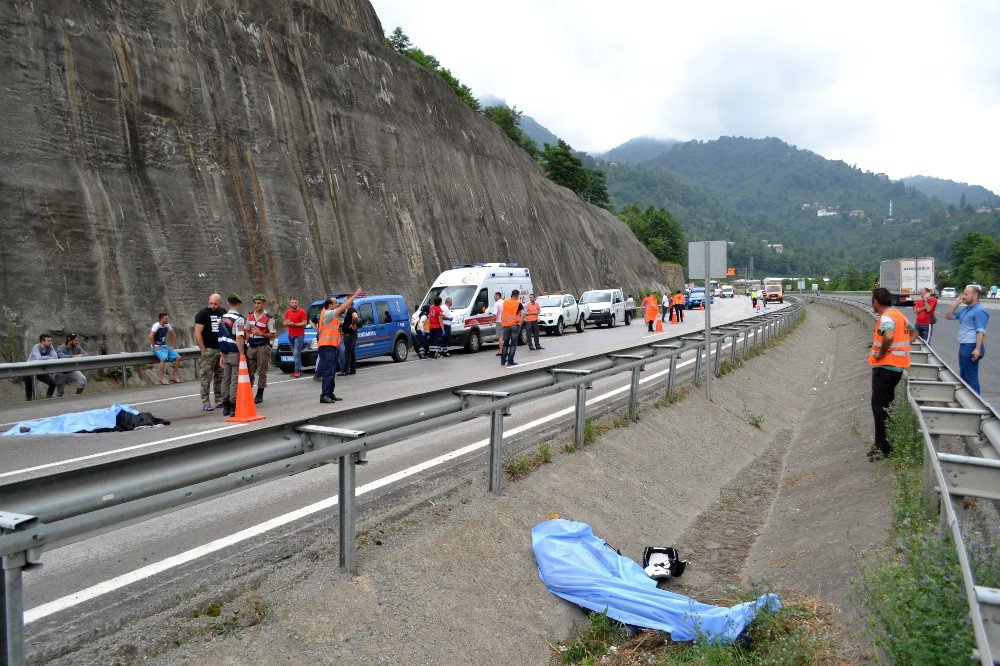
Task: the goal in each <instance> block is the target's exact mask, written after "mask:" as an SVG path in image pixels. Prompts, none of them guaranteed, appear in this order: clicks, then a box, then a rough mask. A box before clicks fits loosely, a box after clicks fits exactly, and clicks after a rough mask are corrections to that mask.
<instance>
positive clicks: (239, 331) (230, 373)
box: [219, 294, 246, 416]
mask: <svg viewBox="0 0 1000 666" xmlns="http://www.w3.org/2000/svg"><path fill="white" fill-rule="evenodd" d="M227 301H228V303H229V311H228V312H226V314H224V315H222V319H221V320H220V321H219V354H220V355H221V357H222V358H221V363H222V410H223V414H222V415H223V416H235V415H236V387H237V386H238V385H239V380H240V356H244V355H246V344H245V343H244V342H243V336H244V334H245V330H244V329H245V328H246V320H245V319H244V318H243V315H241V314H240V306H241V305H243V300H242V299H241V298H240V297H239V296H237V295H236V294H229V298H228V299H227Z"/></svg>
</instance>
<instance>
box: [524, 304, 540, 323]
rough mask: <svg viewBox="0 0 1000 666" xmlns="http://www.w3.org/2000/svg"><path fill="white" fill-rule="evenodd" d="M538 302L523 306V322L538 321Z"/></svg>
mask: <svg viewBox="0 0 1000 666" xmlns="http://www.w3.org/2000/svg"><path fill="white" fill-rule="evenodd" d="M541 309H542V308H541V306H540V305H538V302H537V301H535V302H534V303H532V302H530V301H529V302H528V303H526V304H525V306H524V321H538V311H539V310H541Z"/></svg>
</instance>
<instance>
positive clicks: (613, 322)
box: [611, 315, 618, 328]
mask: <svg viewBox="0 0 1000 666" xmlns="http://www.w3.org/2000/svg"><path fill="white" fill-rule="evenodd" d="M617 324H618V320H617V315H611V328H614V327H615V326H616V325H617Z"/></svg>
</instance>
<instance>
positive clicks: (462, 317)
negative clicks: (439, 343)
mask: <svg viewBox="0 0 1000 666" xmlns="http://www.w3.org/2000/svg"><path fill="white" fill-rule="evenodd" d="M515 289H517V290H518V291H519V292H520V299H521V301H522V302H524V303H526V302H527V301H528V294H530V293H531V292H532V289H533V287H532V285H531V271H530V270H528V269H527V268H522V267H521V266H518V265H517V264H509V263H507V264H461V265H458V266H455V267H454V268H452V269H451V270H449V271H445V272H443V273H441V275H439V276H438V279H437V280H435V281H434V284H433V285H431V288H430V290H429V291H428V292H427V295H426V296H424V300H423V301H421V304H420V306H419V307H417V308H414V312H413V317H412V321H413V326H414V330H416V323H417V319H419V318H420V310H421V309H422V308H423V306H424V305H431V304H432V303H433V301H434V299H435V298H437V297H439V296H440V297H441V303H442V304H443V303H444V302H445V300H446V299H448V298H450V299H451V301H452V304H451V315H452V321H451V341H450V343H449V346H452V347H459V346H461V347H465V350H466V351H468V352H470V353H475V352H477V351H479V350H480V348H481V347H482V345H483V343H484V342H495V341H496V340H497V322H496V317H495V316H494V315H493V294H494V293H495V292H500V293H501V294H502V295H503V297H504V298H508V297H509V296H510V293H511V292H512V291H514V290H515ZM527 343H528V337H527V332H526V331H524V330H522V331H521V337H520V343H519V344H522V345H525V344H527Z"/></svg>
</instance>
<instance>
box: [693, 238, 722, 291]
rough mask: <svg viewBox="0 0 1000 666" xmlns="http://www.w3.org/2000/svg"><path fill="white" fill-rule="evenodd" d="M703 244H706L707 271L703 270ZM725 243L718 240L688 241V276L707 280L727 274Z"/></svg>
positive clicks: (704, 254)
mask: <svg viewBox="0 0 1000 666" xmlns="http://www.w3.org/2000/svg"><path fill="white" fill-rule="evenodd" d="M705 246H708V272H707V274H706V272H705V256H706V253H705ZM726 246H727V243H726V241H724V240H720V241H693V242H691V243H688V278H689V279H690V280H691V281H692V282H693V281H695V280H708V279H710V278H724V277H726V274H727V272H728V271H727V269H728V266H729V261H728V260H727V257H726V255H727V252H726V250H727V247H726Z"/></svg>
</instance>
